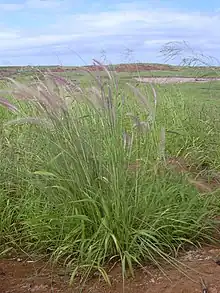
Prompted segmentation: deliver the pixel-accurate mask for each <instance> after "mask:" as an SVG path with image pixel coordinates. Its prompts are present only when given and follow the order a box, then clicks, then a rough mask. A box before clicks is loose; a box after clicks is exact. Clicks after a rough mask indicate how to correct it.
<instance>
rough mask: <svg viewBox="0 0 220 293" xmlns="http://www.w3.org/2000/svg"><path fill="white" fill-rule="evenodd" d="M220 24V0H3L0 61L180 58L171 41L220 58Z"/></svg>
mask: <svg viewBox="0 0 220 293" xmlns="http://www.w3.org/2000/svg"><path fill="white" fill-rule="evenodd" d="M219 28H220V1H219V0H209V1H205V0H200V1H198V0H195V1H193V0H178V1H177V0H150V1H148V0H137V1H133V0H111V1H109V0H94V1H93V0H81V1H76V0H0V65H4V66H5V65H84V64H91V63H92V59H93V58H95V59H98V60H100V61H102V62H104V63H128V62H150V63H164V62H169V63H173V64H177V63H178V62H180V60H181V58H183V56H182V55H181V57H179V58H176V59H175V60H172V61H171V60H169V61H167V59H166V58H165V56H164V54H162V53H161V49H162V48H163V46H164V45H166V44H167V43H169V42H172V43H173V44H175V42H186V43H187V48H188V49H184V50H185V51H187V50H188V51H187V52H185V51H184V54H186V55H187V54H192V52H193V54H194V53H195V52H196V53H195V54H197V53H198V52H199V54H200V53H201V54H203V55H207V56H212V57H214V58H217V59H218V58H219V60H220V30H219ZM189 48H190V50H189Z"/></svg>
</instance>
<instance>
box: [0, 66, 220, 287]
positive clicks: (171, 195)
mask: <svg viewBox="0 0 220 293" xmlns="http://www.w3.org/2000/svg"><path fill="white" fill-rule="evenodd" d="M98 66H102V65H101V64H99V63H98ZM103 70H104V71H105V72H106V74H107V76H108V80H107V81H106V80H105V81H104V82H103V81H101V80H100V79H99V78H97V77H95V76H93V75H92V74H91V73H90V74H91V75H92V78H93V81H91V80H90V81H88V83H87V84H86V86H85V85H84V86H82V87H79V86H78V85H77V93H76V85H75V84H74V82H72V81H69V80H68V79H66V78H63V77H59V76H55V75H53V74H51V73H49V72H48V73H45V74H44V79H43V80H39V81H37V82H34V83H33V84H32V85H28V86H27V85H26V84H25V83H19V82H17V81H15V80H13V79H11V80H10V82H11V85H10V91H9V93H8V94H5V95H4V97H2V99H1V100H0V105H1V109H0V111H1V116H0V117H1V118H0V121H1V128H0V131H1V136H0V145H1V151H0V160H1V165H0V194H1V196H0V217H1V221H0V232H1V233H0V240H1V245H2V247H4V248H13V249H14V250H15V251H16V252H17V253H18V254H19V252H20V251H23V252H24V251H25V253H28V254H36V253H38V254H43V255H45V256H47V257H48V256H49V257H50V258H51V259H52V260H53V261H56V262H58V261H59V262H62V263H64V264H65V265H66V266H68V267H70V268H71V269H72V277H71V280H73V278H74V277H75V275H76V274H77V273H80V274H82V277H87V276H88V274H89V273H90V272H91V271H92V270H98V271H99V272H100V273H101V274H102V276H103V277H104V279H105V280H106V281H107V282H109V278H108V275H107V273H106V270H105V269H106V268H107V267H108V265H111V263H112V262H113V263H114V262H120V263H121V268H122V274H123V276H125V275H126V272H127V271H129V272H130V273H131V274H133V270H134V268H135V266H137V265H142V264H145V263H146V262H147V261H149V262H150V263H153V264H155V265H158V266H160V264H159V259H162V260H165V261H167V262H169V263H171V264H173V265H175V266H176V265H177V263H176V261H175V256H176V255H177V254H178V252H179V251H181V249H183V248H187V246H188V245H198V244H200V243H203V242H204V241H205V242H210V241H211V240H213V231H214V230H215V224H216V223H215V219H216V216H217V215H218V213H219V199H218V197H217V196H216V192H217V191H215V192H213V191H212V190H208V191H207V190H206V192H205V194H204V195H201V194H200V193H199V192H198V190H197V188H196V186H195V185H194V184H191V183H190V182H189V181H188V180H186V173H185V172H173V170H171V169H170V168H169V166H168V164H167V162H168V160H169V158H170V157H181V158H184V159H185V160H187V162H188V164H190V165H195V166H198V168H199V167H200V168H201V170H202V171H204V170H206V171H207V172H208V170H212V171H213V170H214V171H216V172H217V171H218V170H217V169H218V163H219V161H218V159H219V155H218V157H216V154H219V153H220V152H219V141H220V131H219V130H220V123H219V120H218V119H213V117H216V113H218V110H219V108H220V104H219V103H217V102H216V104H215V106H212V105H211V104H206V103H205V102H204V103H203V102H202V101H199V102H198V100H196V99H194V98H193V97H192V98H189V97H188V96H187V97H185V96H183V95H182V94H181V92H180V91H178V89H177V88H167V89H166V90H164V91H162V90H161V89H160V88H157V87H155V88H154V87H152V86H151V85H150V86H147V85H141V86H140V87H139V89H137V88H136V87H135V86H133V85H131V84H125V83H121V82H120V80H117V78H116V77H115V75H114V74H113V73H112V72H110V71H108V69H107V68H106V67H103ZM137 162H141V163H140V164H138V167H137ZM132 166H134V167H132ZM202 166H203V167H202ZM204 166H206V167H204ZM201 170H200V171H199V172H202V171H201ZM187 172H190V171H189V170H187ZM207 174H208V173H207ZM207 178H208V175H207ZM194 180H196V178H194Z"/></svg>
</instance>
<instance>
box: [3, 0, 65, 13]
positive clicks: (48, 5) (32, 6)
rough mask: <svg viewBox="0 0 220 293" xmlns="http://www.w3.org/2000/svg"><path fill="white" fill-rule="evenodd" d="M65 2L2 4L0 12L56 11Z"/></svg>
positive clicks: (31, 0) (44, 0)
mask: <svg viewBox="0 0 220 293" xmlns="http://www.w3.org/2000/svg"><path fill="white" fill-rule="evenodd" d="M64 1H65V0H63V1H62V0H26V1H24V2H23V3H19V4H18V3H0V12H1V11H7V12H10V11H11V12H13V11H19V10H25V9H33V10H38V9H55V8H60V7H62V6H63V5H64V4H66V3H65V2H64Z"/></svg>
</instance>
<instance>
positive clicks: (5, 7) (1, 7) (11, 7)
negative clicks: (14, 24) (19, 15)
mask: <svg viewBox="0 0 220 293" xmlns="http://www.w3.org/2000/svg"><path fill="white" fill-rule="evenodd" d="M22 8H23V5H22V4H16V3H0V11H17V10H21V9H22Z"/></svg>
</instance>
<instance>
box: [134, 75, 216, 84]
mask: <svg viewBox="0 0 220 293" xmlns="http://www.w3.org/2000/svg"><path fill="white" fill-rule="evenodd" d="M135 80H137V81H139V82H144V83H159V84H167V83H186V82H210V81H219V80H220V78H195V77H137V78H135Z"/></svg>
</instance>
